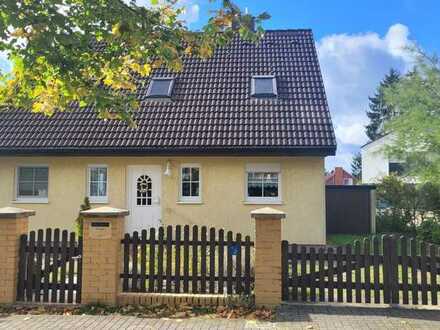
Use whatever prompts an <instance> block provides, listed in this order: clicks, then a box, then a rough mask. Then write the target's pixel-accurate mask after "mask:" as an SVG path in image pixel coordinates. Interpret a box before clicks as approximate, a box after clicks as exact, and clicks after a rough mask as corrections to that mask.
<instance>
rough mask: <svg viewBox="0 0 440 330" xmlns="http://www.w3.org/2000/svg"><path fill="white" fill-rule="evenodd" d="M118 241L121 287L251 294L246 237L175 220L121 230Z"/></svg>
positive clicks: (181, 291)
mask: <svg viewBox="0 0 440 330" xmlns="http://www.w3.org/2000/svg"><path fill="white" fill-rule="evenodd" d="M199 232H200V233H199ZM182 234H183V235H182ZM121 243H122V244H123V250H124V253H123V265H124V266H123V267H124V269H123V273H122V274H121V279H122V289H123V292H166V293H198V294H204V293H210V294H217V293H218V294H224V293H226V294H250V293H251V290H252V285H253V282H254V277H253V274H252V271H251V253H252V251H251V249H252V248H253V242H251V240H250V237H249V236H246V237H245V238H244V239H242V236H241V234H236V235H235V237H234V235H233V233H232V232H231V231H229V232H227V234H226V238H225V233H224V230H223V229H220V230H216V229H215V228H210V229H209V237H208V229H207V228H206V227H205V226H203V227H201V228H200V231H199V227H198V226H193V227H192V230H191V231H190V227H189V226H188V225H186V226H184V227H183V232H182V228H181V226H180V225H177V226H175V227H172V226H168V227H166V230H165V229H164V228H163V227H159V229H158V230H157V231H156V229H155V228H150V230H149V232H147V230H143V231H142V232H141V234H140V235H139V233H138V232H134V233H133V234H132V235H131V236H130V235H129V234H126V235H125V237H124V239H123V240H122V241H121Z"/></svg>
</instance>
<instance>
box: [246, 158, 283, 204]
mask: <svg viewBox="0 0 440 330" xmlns="http://www.w3.org/2000/svg"><path fill="white" fill-rule="evenodd" d="M280 176H281V175H280V166H279V165H277V164H255V165H248V166H247V168H246V201H247V202H256V203H262V204H264V203H269V204H270V203H280V202H281V189H280V186H281V183H280V182H281V180H280Z"/></svg>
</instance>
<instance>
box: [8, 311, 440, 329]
mask: <svg viewBox="0 0 440 330" xmlns="http://www.w3.org/2000/svg"><path fill="white" fill-rule="evenodd" d="M79 328H81V329H104V328H105V329H118V330H120V329H167V330H168V329H169V330H172V329H191V330H195V329H206V330H214V329H215V330H217V329H218V330H223V329H322V330H324V329H355V330H362V329H440V310H419V309H400V308H372V307H359V306H357V307H352V306H343V305H341V306H325V305H283V306H281V307H280V308H279V310H278V313H277V318H276V321H272V322H269V321H256V320H245V319H239V320H225V319H217V318H206V317H200V318H191V319H142V318H137V317H133V316H118V315H111V316H94V315H72V316H61V315H12V316H6V317H0V329H25V330H30V329H79Z"/></svg>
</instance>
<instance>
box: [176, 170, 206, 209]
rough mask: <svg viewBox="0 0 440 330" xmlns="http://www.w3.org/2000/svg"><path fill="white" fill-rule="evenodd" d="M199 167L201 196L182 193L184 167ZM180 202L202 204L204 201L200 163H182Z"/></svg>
mask: <svg viewBox="0 0 440 330" xmlns="http://www.w3.org/2000/svg"><path fill="white" fill-rule="evenodd" d="M188 167H189V168H198V169H199V196H183V195H182V183H183V182H182V180H183V175H182V171H183V169H184V168H188ZM179 176H180V178H179V202H180V203H183V204H201V203H202V166H201V165H200V164H198V163H186V164H181V165H180V174H179Z"/></svg>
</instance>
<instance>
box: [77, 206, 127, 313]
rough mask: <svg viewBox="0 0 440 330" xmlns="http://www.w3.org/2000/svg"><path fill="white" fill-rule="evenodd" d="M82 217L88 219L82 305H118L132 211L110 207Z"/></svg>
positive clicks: (84, 240) (85, 238)
mask: <svg viewBox="0 0 440 330" xmlns="http://www.w3.org/2000/svg"><path fill="white" fill-rule="evenodd" d="M81 214H82V215H83V217H84V225H83V266H82V267H83V268H82V276H83V277H82V298H81V302H82V303H84V304H90V303H104V304H107V305H116V299H117V295H118V293H119V292H120V278H119V274H120V272H121V267H120V266H121V251H122V249H121V239H122V238H123V236H124V225H125V216H126V215H128V214H129V212H128V211H127V210H121V209H115V208H112V207H107V206H106V207H99V208H96V209H91V210H87V211H81Z"/></svg>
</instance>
